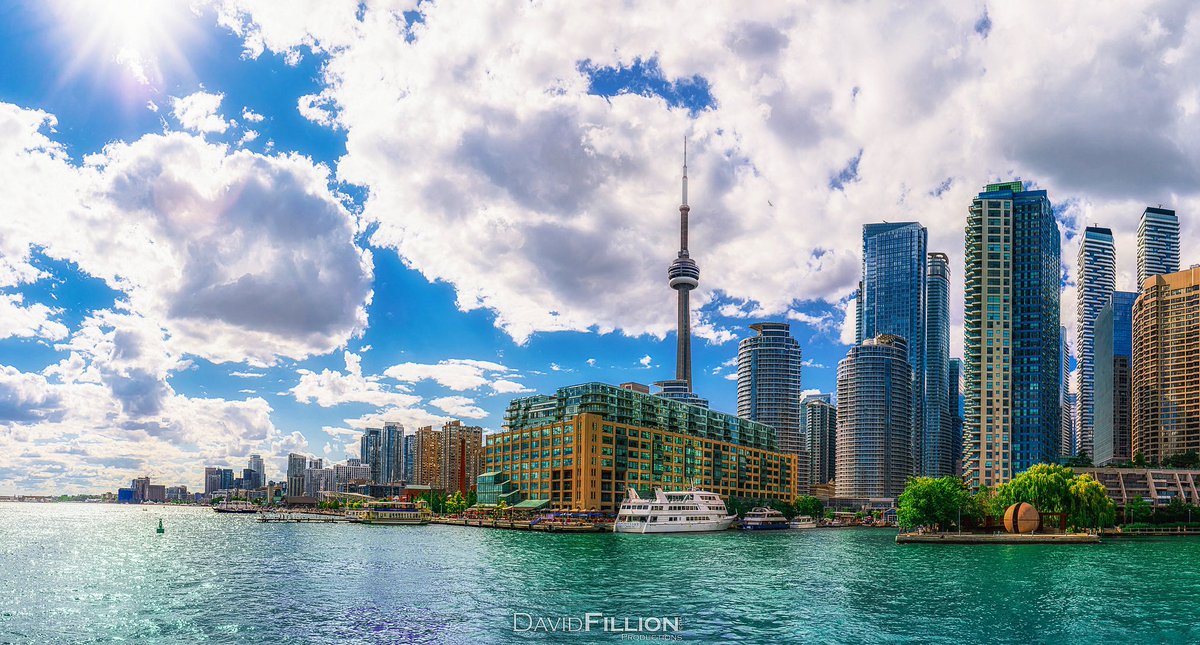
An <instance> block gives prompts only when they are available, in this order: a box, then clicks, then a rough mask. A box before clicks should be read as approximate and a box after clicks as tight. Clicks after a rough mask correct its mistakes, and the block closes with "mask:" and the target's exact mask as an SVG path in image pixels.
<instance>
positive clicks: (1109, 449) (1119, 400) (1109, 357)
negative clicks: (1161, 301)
mask: <svg viewBox="0 0 1200 645" xmlns="http://www.w3.org/2000/svg"><path fill="white" fill-rule="evenodd" d="M1137 295H1138V294H1137V293H1134V292H1131V291H1114V292H1113V294H1112V298H1111V299H1110V300H1109V302H1108V304H1106V305H1105V306H1104V308H1103V309H1101V310H1100V313H1099V314H1098V315H1097V316H1096V325H1095V339H1096V342H1095V353H1096V358H1095V363H1096V365H1095V371H1096V387H1095V408H1094V411H1095V433H1094V435H1093V445H1094V446H1095V456H1094V459H1093V461H1094V463H1095V464H1096V465H1097V466H1103V465H1106V464H1110V463H1122V462H1126V461H1129V460H1130V459H1133V452H1132V442H1133V384H1132V378H1133V303H1134V301H1135V300H1137Z"/></svg>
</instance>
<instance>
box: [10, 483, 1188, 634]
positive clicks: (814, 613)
mask: <svg viewBox="0 0 1200 645" xmlns="http://www.w3.org/2000/svg"><path fill="white" fill-rule="evenodd" d="M159 518H162V519H163V520H164V524H165V526H166V533H165V534H163V535H157V534H156V533H155V532H154V528H155V526H157V524H158V520H159ZM894 537H895V535H894V533H893V532H891V531H886V530H877V529H827V530H813V531H788V532H765V533H751V534H745V533H738V532H727V533H722V534H715V535H690V536H641V535H612V534H592V535H563V534H540V533H537V534H531V533H525V532H513V531H499V530H484V529H470V528H464V527H451V526H438V525H430V526H425V527H404V526H393V527H378V526H376V527H372V526H363V525H352V524H311V525H308V524H260V523H257V522H255V521H254V518H253V516H238V515H218V514H216V513H213V512H211V511H209V510H207V509H194V508H152V507H139V506H116V505H87V504H11V503H9V504H2V503H0V642H18V643H22V642H35V643H43V642H47V643H60V642H61V643H71V642H116V641H126V642H138V643H142V642H149V643H196V642H218V643H260V642H262V643H358V642H368V643H390V642H401V643H403V642H418V643H507V642H519V643H538V642H541V643H580V644H582V643H596V642H599V643H604V642H614V643H619V642H624V641H626V640H630V637H629V635H628V634H625V635H624V637H623V636H622V635H620V634H617V633H613V632H602V631H598V630H599V629H600V624H602V623H597V624H595V626H593V627H592V630H591V631H588V632H581V631H575V632H566V633H564V632H546V631H532V630H530V631H514V615H515V616H516V621H517V625H516V627H517V628H518V629H521V628H529V627H533V623H534V621H536V620H538V619H543V621H542V624H543V625H544V626H545V628H547V629H548V628H550V626H551V625H552V623H551V622H550V621H551V620H553V619H562V618H563V617H566V618H568V619H572V618H573V619H575V620H576V621H580V620H582V619H583V618H584V617H585V616H586V615H587V614H588V613H599V614H602V615H603V616H604V617H614V618H615V619H616V620H617V621H618V622H617V623H616V624H617V625H618V626H621V625H623V624H624V623H623V622H620V621H622V620H623V619H624V618H632V619H633V620H634V624H636V619H637V618H638V617H641V618H643V619H644V618H647V617H649V618H663V617H665V618H673V617H676V618H678V619H679V626H680V631H679V632H678V633H674V632H669V633H670V634H671V635H673V636H674V635H677V636H679V637H680V639H681V640H684V641H691V642H743V643H775V642H780V641H783V640H793V641H798V642H818V643H826V642H828V643H898V642H921V643H983V642H1001V643H1034V642H1040V643H1101V642H1107V643H1129V642H1139V643H1145V642H1197V641H1200V627H1198V626H1197V624H1198V623H1200V619H1197V618H1196V616H1197V607H1198V603H1200V565H1198V563H1200V538H1159V539H1151V540H1137V541H1134V540H1125V541H1118V540H1111V541H1108V542H1106V543H1104V544H1100V545H1090V546H1089V545H1073V546H1039V545H1019V546H953V545H940V546H921V545H905V546H897V545H896V544H894V543H893V539H894ZM599 620H603V619H602V618H601V619H599ZM559 624H560V625H563V626H565V627H569V626H571V625H572V623H571V621H569V620H567V621H562V622H560V623H559ZM644 626H646V627H652V626H653V622H651V623H645V624H644ZM643 635H645V634H643ZM643 642H645V641H643ZM650 642H656V641H650ZM657 642H661V641H657Z"/></svg>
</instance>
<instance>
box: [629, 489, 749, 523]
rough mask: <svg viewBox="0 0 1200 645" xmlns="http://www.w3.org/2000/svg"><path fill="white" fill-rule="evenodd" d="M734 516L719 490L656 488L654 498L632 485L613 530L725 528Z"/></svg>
mask: <svg viewBox="0 0 1200 645" xmlns="http://www.w3.org/2000/svg"><path fill="white" fill-rule="evenodd" d="M734 519H735V516H733V515H729V514H728V513H727V512H726V510H725V502H723V501H721V497H720V496H719V495H717V494H716V493H710V492H708V491H703V490H681V491H671V492H663V489H661V488H655V489H654V499H645V498H643V497H641V496H639V495H638V494H637V491H636V490H634V489H632V488H630V489H629V493H628V495H627V496H626V497H625V501H623V502H621V509H620V510H619V511H618V512H617V521H616V522H613V531H615V532H617V533H693V532H700V531H724V530H725V529H727V528H729V525H730V524H733V520H734Z"/></svg>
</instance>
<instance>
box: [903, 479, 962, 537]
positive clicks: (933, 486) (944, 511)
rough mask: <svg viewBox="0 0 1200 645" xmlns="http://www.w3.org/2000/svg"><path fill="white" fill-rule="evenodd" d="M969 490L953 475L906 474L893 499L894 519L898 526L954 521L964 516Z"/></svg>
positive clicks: (938, 525) (953, 522)
mask: <svg viewBox="0 0 1200 645" xmlns="http://www.w3.org/2000/svg"><path fill="white" fill-rule="evenodd" d="M971 501H972V500H971V493H970V491H968V490H967V486H966V484H964V483H963V481H962V480H961V479H959V478H957V477H953V476H947V477H938V478H936V479H935V478H933V477H910V478H909V480H908V485H907V486H905V487H904V492H903V493H901V494H900V498H899V499H898V500H896V503H897V506H898V508H897V510H896V521H897V522H898V523H899V524H900V526H901V528H914V527H917V526H933V527H938V528H943V527H948V526H951V525H956V524H957V523H958V522H959V521H960V518H961V517H965V516H968V515H969V514H970V512H969V511H968V510H967V509H969V508H970V506H971Z"/></svg>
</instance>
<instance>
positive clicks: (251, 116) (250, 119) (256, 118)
mask: <svg viewBox="0 0 1200 645" xmlns="http://www.w3.org/2000/svg"><path fill="white" fill-rule="evenodd" d="M263 118H264V117H263V115H261V114H259V113H257V112H255V111H254V110H251V109H250V108H248V107H244V108H242V119H243V120H244V121H246V122H247V123H262V120H263Z"/></svg>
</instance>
